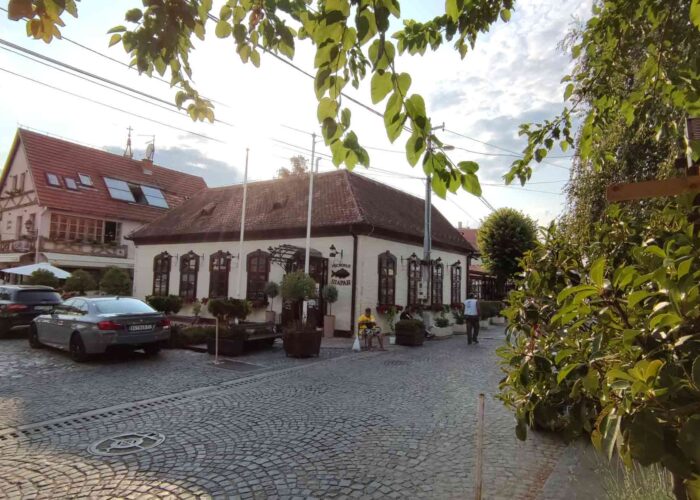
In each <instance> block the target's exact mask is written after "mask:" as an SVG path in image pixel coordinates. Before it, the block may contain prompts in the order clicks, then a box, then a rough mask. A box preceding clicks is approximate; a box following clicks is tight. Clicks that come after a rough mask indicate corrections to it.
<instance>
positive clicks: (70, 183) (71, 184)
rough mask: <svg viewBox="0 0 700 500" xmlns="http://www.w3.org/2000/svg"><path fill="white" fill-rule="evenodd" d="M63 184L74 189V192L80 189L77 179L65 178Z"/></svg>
mask: <svg viewBox="0 0 700 500" xmlns="http://www.w3.org/2000/svg"><path fill="white" fill-rule="evenodd" d="M63 182H64V183H65V184H66V187H67V188H68V189H73V190H77V189H78V183H77V182H75V179H73V178H72V177H64V178H63Z"/></svg>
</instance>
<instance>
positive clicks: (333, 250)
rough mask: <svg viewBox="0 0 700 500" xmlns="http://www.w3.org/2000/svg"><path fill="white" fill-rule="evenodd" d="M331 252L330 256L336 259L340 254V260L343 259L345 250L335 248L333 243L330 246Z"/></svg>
mask: <svg viewBox="0 0 700 500" xmlns="http://www.w3.org/2000/svg"><path fill="white" fill-rule="evenodd" d="M329 250H330V253H329V254H328V256H329V257H331V258H332V259H335V258H336V257H337V256H338V255H340V260H343V250H342V249H341V250H337V249H336V248H335V245H331V246H330V248H329Z"/></svg>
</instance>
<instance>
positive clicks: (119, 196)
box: [104, 177, 136, 203]
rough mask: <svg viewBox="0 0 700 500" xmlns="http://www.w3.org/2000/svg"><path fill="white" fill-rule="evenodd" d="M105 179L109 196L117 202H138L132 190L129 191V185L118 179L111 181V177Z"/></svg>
mask: <svg viewBox="0 0 700 500" xmlns="http://www.w3.org/2000/svg"><path fill="white" fill-rule="evenodd" d="M104 179H105V184H106V185H107V190H108V191H109V195H110V196H111V197H112V198H114V199H115V200H123V201H130V202H132V203H134V202H136V199H135V198H134V195H133V194H132V193H131V189H129V185H128V184H127V183H126V182H124V181H120V180H117V179H110V178H109V177H105V178H104Z"/></svg>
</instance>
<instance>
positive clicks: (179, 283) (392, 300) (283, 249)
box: [131, 170, 474, 334]
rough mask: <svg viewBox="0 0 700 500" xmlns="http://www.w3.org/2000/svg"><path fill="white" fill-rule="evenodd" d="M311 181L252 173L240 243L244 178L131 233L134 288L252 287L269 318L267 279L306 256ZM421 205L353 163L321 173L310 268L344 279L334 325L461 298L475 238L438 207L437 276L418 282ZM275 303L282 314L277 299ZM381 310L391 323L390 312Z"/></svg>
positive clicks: (229, 290)
mask: <svg viewBox="0 0 700 500" xmlns="http://www.w3.org/2000/svg"><path fill="white" fill-rule="evenodd" d="M308 192H309V179H308V176H299V177H291V178H287V179H276V180H271V181H262V182H253V183H250V184H249V185H248V195H247V196H248V197H247V200H248V201H247V204H246V220H245V232H244V238H245V242H244V246H243V251H242V252H239V231H240V223H241V208H242V199H243V187H242V186H241V185H236V186H228V187H221V188H212V189H207V190H205V191H202V192H200V193H198V194H196V195H194V196H193V197H192V198H190V199H189V200H187V201H186V202H184V203H183V204H182V205H180V206H179V207H177V208H175V209H173V210H171V211H169V212H167V213H165V214H163V215H162V216H161V217H159V218H158V219H157V220H155V221H154V222H153V223H151V224H149V225H148V226H145V227H143V228H142V229H140V230H138V231H136V232H135V233H134V234H133V235H132V236H131V237H132V238H133V240H134V243H135V244H136V268H135V271H134V293H135V295H136V296H138V297H145V296H147V295H151V294H168V293H169V294H179V295H181V296H183V297H184V298H185V299H187V300H192V299H194V298H198V299H202V298H205V297H217V296H232V297H239V298H243V297H247V298H248V299H250V300H252V301H255V302H256V303H257V304H259V307H258V308H257V309H256V310H254V312H253V315H252V317H251V318H250V319H251V320H253V321H258V320H262V319H263V318H264V310H265V307H264V306H263V305H264V301H265V296H264V293H263V287H264V285H265V283H266V282H268V281H275V282H277V283H280V282H281V280H282V277H283V276H284V274H285V273H286V272H287V271H289V270H292V269H303V267H304V256H305V250H304V248H305V241H306V240H305V236H306V220H307V206H308V205H307V204H308ZM423 214H424V202H423V200H422V199H420V198H417V197H414V196H411V195H409V194H407V193H404V192H402V191H399V190H397V189H394V188H392V187H389V186H387V185H384V184H380V183H378V182H375V181H373V180H370V179H367V178H366V177H363V176H360V175H358V174H355V173H350V172H348V171H346V170H338V171H333V172H328V173H321V174H319V175H317V176H315V179H314V196H313V210H312V231H311V237H312V238H311V251H310V264H311V267H310V271H311V274H312V275H313V277H314V278H315V280H316V282H317V284H318V286H319V288H320V287H322V286H323V285H326V284H333V285H335V286H336V287H337V288H338V292H339V298H338V302H337V303H335V304H333V306H332V313H333V315H334V316H335V317H336V329H337V330H338V331H339V332H344V333H346V334H349V332H350V331H353V329H354V325H355V320H356V319H357V317H358V316H359V314H360V313H361V312H362V311H364V309H365V308H366V307H371V308H372V310H373V311H374V310H375V309H376V308H377V306H380V305H383V306H386V305H400V306H404V307H405V306H406V305H410V304H413V305H415V304H418V303H428V304H433V303H435V304H438V303H441V304H450V303H451V302H460V301H462V300H464V294H465V290H466V280H465V279H463V270H464V269H466V266H467V255H469V254H471V253H473V252H474V249H473V248H472V246H471V245H470V244H469V243H467V242H466V241H465V240H464V238H462V236H461V235H460V234H459V232H458V231H457V229H456V228H455V227H453V226H452V225H451V224H450V223H449V222H448V221H447V219H445V217H443V216H442V214H440V212H438V211H437V210H436V209H435V208H433V211H432V218H433V226H432V227H433V230H432V242H433V252H432V259H433V261H432V266H431V280H430V283H431V286H430V287H429V288H428V289H426V290H425V292H422V290H423V288H422V287H421V279H420V278H421V274H420V273H421V264H420V259H421V257H422V255H423ZM239 254H240V255H239ZM241 266H242V267H241ZM239 272H240V273H241V281H240V289H239V281H238V276H239ZM426 272H428V271H427V267H426ZM239 290H240V291H239ZM272 306H273V308H274V310H275V311H276V312H277V313H282V318H283V322H284V321H286V319H284V318H285V315H288V314H289V311H288V309H284V311H283V307H282V301H281V299H280V298H277V299H275V300H274V301H273V303H272ZM189 311H191V309H190V310H189ZM325 311H326V306H325V304H323V302H322V301H319V302H318V303H314V304H312V307H311V312H310V313H309V317H312V318H314V319H315V320H316V321H317V324H320V323H321V322H322V321H323V316H324V312H325ZM187 312H188V309H184V310H183V311H182V312H181V314H187ZM378 320H379V322H380V325H382V327H383V328H384V329H386V327H387V325H386V323H385V321H384V320H385V316H382V315H378Z"/></svg>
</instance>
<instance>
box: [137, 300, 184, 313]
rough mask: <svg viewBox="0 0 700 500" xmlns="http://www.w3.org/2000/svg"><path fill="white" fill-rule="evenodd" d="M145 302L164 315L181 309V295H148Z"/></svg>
mask: <svg viewBox="0 0 700 500" xmlns="http://www.w3.org/2000/svg"><path fill="white" fill-rule="evenodd" d="M146 303H147V304H148V305H149V306H151V307H152V308H153V309H155V310H156V311H160V312H162V313H163V314H165V315H168V314H177V313H178V312H180V309H182V297H180V296H178V295H149V296H147V297H146Z"/></svg>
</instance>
